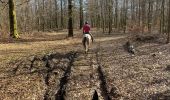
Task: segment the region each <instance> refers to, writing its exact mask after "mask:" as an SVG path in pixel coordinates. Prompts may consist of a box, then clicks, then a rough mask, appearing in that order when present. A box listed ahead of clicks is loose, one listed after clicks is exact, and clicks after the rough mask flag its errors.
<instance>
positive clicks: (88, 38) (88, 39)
mask: <svg viewBox="0 0 170 100" xmlns="http://www.w3.org/2000/svg"><path fill="white" fill-rule="evenodd" d="M82 43H83V47H84V49H85V53H87V52H88V51H89V47H90V45H91V44H92V43H93V36H92V35H91V34H90V33H89V34H83V40H82Z"/></svg>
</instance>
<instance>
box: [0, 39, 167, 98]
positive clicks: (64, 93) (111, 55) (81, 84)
mask: <svg viewBox="0 0 170 100" xmlns="http://www.w3.org/2000/svg"><path fill="white" fill-rule="evenodd" d="M123 40H124V39H123V38H118V39H113V40H112V39H110V40H108V41H100V42H96V43H94V44H93V46H92V47H91V48H90V51H89V52H88V53H87V54H85V53H84V52H83V51H82V50H80V46H81V45H80V44H78V45H77V44H76V45H71V46H67V48H65V49H66V51H65V52H51V53H48V54H45V55H35V56H30V57H27V58H25V59H19V60H16V61H13V62H10V63H9V65H8V67H7V68H6V69H5V70H3V72H1V74H0V81H1V83H0V94H3V95H0V100H131V99H134V100H169V99H170V70H169V65H170V62H169V59H170V50H169V49H168V47H169V45H159V44H151V43H149V44H148V43H141V44H140V45H138V46H135V47H136V50H137V53H136V54H135V55H132V54H130V53H128V52H127V51H126V50H124V46H123V45H124V44H125V42H126V41H123ZM71 47H72V48H71Z"/></svg>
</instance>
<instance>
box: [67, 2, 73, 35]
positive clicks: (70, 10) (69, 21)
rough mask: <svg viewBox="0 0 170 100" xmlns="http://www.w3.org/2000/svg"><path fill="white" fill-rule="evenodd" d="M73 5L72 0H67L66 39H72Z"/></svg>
mask: <svg viewBox="0 0 170 100" xmlns="http://www.w3.org/2000/svg"><path fill="white" fill-rule="evenodd" d="M72 8H73V5H72V0H68V17H69V19H68V37H73V10H72Z"/></svg>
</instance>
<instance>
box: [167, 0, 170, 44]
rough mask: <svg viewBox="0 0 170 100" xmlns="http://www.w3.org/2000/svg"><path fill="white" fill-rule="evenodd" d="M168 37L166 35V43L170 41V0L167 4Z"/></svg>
mask: <svg viewBox="0 0 170 100" xmlns="http://www.w3.org/2000/svg"><path fill="white" fill-rule="evenodd" d="M168 9H169V10H168V14H169V15H168V37H167V42H166V43H169V41H170V0H169V6H168Z"/></svg>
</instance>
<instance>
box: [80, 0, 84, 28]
mask: <svg viewBox="0 0 170 100" xmlns="http://www.w3.org/2000/svg"><path fill="white" fill-rule="evenodd" d="M79 3H80V29H81V28H82V27H83V18H84V17H83V0H80V1H79Z"/></svg>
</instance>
